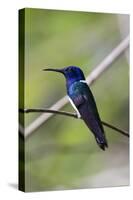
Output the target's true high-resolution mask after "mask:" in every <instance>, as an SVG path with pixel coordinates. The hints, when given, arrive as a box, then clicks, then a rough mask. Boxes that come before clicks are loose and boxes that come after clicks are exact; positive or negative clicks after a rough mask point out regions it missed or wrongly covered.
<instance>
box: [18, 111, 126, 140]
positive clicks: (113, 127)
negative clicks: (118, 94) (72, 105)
mask: <svg viewBox="0 0 133 200" xmlns="http://www.w3.org/2000/svg"><path fill="white" fill-rule="evenodd" d="M19 111H20V112H22V113H33V112H36V113H38V112H45V113H53V114H58V115H64V116H68V117H73V118H76V119H78V116H77V114H76V113H71V112H66V111H57V110H50V109H42V108H29V109H24V110H23V109H19ZM81 119H82V118H81ZM101 122H102V124H103V125H104V126H106V127H108V128H111V129H113V130H115V131H117V132H119V133H120V134H122V135H124V136H126V137H129V134H128V132H127V131H125V130H122V129H120V128H118V127H116V126H113V125H112V124H109V123H107V122H104V121H101Z"/></svg>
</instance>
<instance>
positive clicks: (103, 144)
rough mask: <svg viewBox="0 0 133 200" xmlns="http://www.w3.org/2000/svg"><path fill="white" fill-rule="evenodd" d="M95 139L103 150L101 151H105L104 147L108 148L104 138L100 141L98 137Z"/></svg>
mask: <svg viewBox="0 0 133 200" xmlns="http://www.w3.org/2000/svg"><path fill="white" fill-rule="evenodd" d="M96 141H97V144H98V145H99V147H100V148H101V149H102V150H103V151H105V150H106V148H108V143H107V141H106V140H104V141H103V140H102V141H99V139H98V138H96Z"/></svg>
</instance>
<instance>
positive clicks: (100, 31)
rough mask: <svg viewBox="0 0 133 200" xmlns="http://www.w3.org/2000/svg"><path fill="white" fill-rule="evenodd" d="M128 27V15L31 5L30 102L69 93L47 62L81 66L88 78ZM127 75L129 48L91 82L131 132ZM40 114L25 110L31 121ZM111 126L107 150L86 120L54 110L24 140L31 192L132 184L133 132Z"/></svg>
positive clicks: (101, 103)
mask: <svg viewBox="0 0 133 200" xmlns="http://www.w3.org/2000/svg"><path fill="white" fill-rule="evenodd" d="M128 33H129V16H128V15H121V14H106V13H87V12H72V11H57V10H42V9H26V10H25V108H49V107H50V106H51V105H53V104H54V103H55V102H56V101H58V100H59V99H60V98H62V97H63V96H64V95H66V88H65V79H64V77H63V76H61V75H58V74H55V73H46V72H42V69H43V68H45V67H48V66H49V67H53V68H54V67H55V68H62V67H64V66H69V65H75V66H79V67H81V68H82V70H83V71H84V73H85V76H87V75H88V74H89V73H90V72H91V71H92V70H93V69H94V68H95V67H96V66H97V64H99V63H100V62H101V61H102V60H103V59H104V58H105V57H106V56H107V55H108V54H109V53H110V52H111V50H112V49H113V48H115V47H116V46H117V45H118V44H119V43H120V41H121V40H122V39H123V38H125V37H126V36H127V35H128ZM128 73H129V63H128V51H127V52H126V53H125V54H123V55H122V56H121V57H120V58H119V59H117V60H116V61H115V63H114V64H113V65H112V66H111V67H110V68H109V69H108V70H107V71H106V72H105V73H104V74H103V75H102V76H101V77H100V78H99V79H98V80H97V81H96V82H95V83H94V84H93V85H92V86H91V90H92V92H93V94H94V96H95V99H96V102H97V106H98V110H99V113H100V116H101V118H102V119H103V120H104V121H106V122H109V123H111V124H113V125H116V126H119V127H121V128H123V129H125V130H128V127H129V80H128V79H129V77H128ZM21 84H22V83H21ZM21 104H22V99H21V98H20V105H21ZM63 110H67V111H73V108H72V107H71V105H70V104H67V105H66V106H65V107H64V108H63ZM21 115H22V114H21ZM39 115H40V114H39V113H32V114H25V124H26V127H27V126H28V125H29V124H30V123H31V122H33V121H34V120H35V119H36V118H37V117H38V116H39ZM105 132H106V137H107V139H108V144H109V148H108V149H107V150H106V151H105V152H103V151H102V150H100V148H99V147H98V146H97V144H96V142H95V140H94V137H93V135H92V133H91V132H90V131H89V130H88V128H87V127H86V125H85V124H84V123H83V122H82V120H76V119H72V118H69V117H64V116H60V115H54V116H53V117H52V118H50V119H49V120H48V121H47V122H46V123H44V124H42V126H40V127H39V128H38V129H37V130H36V131H34V132H33V134H32V135H31V136H30V137H29V138H27V139H26V141H25V189H26V191H42V190H58V189H74V188H90V187H106V186H119V185H128V184H129V141H128V138H126V137H124V136H122V135H120V134H119V133H117V132H114V131H113V130H111V129H109V128H106V127H105ZM20 151H21V148H20ZM21 170H24V169H23V168H22V169H21Z"/></svg>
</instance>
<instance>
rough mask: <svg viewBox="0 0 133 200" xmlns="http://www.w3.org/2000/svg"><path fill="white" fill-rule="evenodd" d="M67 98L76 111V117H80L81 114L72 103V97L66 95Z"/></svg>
mask: <svg viewBox="0 0 133 200" xmlns="http://www.w3.org/2000/svg"><path fill="white" fill-rule="evenodd" d="M68 99H69V101H70V103H71V105H72V107H73V108H74V110H75V111H76V113H77V116H78V118H81V115H80V113H79V111H78V109H77V108H76V106H75V105H74V103H73V101H72V99H71V98H70V97H69V96H68Z"/></svg>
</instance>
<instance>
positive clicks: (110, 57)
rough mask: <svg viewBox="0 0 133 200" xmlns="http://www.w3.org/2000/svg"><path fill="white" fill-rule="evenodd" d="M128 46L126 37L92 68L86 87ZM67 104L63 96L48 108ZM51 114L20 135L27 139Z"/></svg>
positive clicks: (37, 120) (43, 115)
mask: <svg viewBox="0 0 133 200" xmlns="http://www.w3.org/2000/svg"><path fill="white" fill-rule="evenodd" d="M128 46H129V36H127V37H126V38H125V39H124V40H123V41H122V42H121V43H120V44H119V45H118V46H117V47H116V48H114V49H113V50H112V52H111V53H110V54H109V55H108V56H107V57H106V58H105V59H104V60H103V61H102V62H101V63H100V64H99V65H98V66H96V67H95V68H94V70H93V71H92V72H91V73H90V74H89V76H87V79H86V80H87V83H88V85H89V86H90V85H92V83H94V82H95V81H96V80H97V78H99V77H100V76H101V75H102V74H103V72H104V71H105V70H107V69H108V68H109V67H110V66H111V64H112V63H113V62H114V61H115V60H116V59H117V58H118V57H119V56H120V55H121V54H122V53H124V52H125V50H126V49H127V47H128ZM67 103H68V98H67V96H64V97H63V98H62V99H60V100H59V101H57V102H56V103H55V104H54V105H53V106H51V107H50V110H60V109H61V108H62V107H64V106H65V105H66V104H67ZM52 115H53V113H43V114H41V115H40V116H39V117H38V118H37V119H35V120H34V121H33V122H32V123H31V124H30V125H29V126H28V127H27V128H26V129H25V131H24V132H21V133H22V134H24V135H25V137H27V136H28V135H30V134H31V133H32V132H33V131H35V130H36V129H37V128H38V127H39V126H41V125H42V124H43V123H44V122H45V121H47V120H48V119H49V118H50V117H51V116H52Z"/></svg>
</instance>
